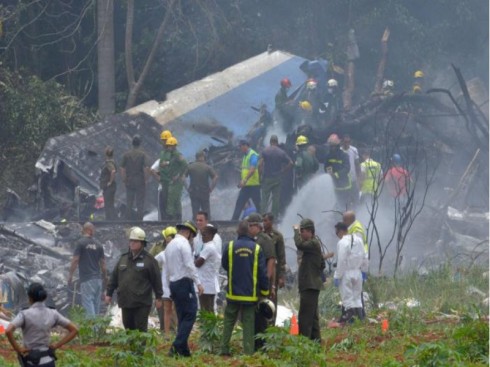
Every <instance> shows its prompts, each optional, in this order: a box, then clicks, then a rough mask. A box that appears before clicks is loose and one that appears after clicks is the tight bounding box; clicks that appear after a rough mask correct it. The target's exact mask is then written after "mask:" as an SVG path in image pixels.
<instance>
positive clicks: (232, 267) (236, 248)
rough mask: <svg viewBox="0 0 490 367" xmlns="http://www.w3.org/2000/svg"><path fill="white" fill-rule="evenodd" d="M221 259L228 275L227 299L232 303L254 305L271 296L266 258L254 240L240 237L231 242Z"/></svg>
mask: <svg viewBox="0 0 490 367" xmlns="http://www.w3.org/2000/svg"><path fill="white" fill-rule="evenodd" d="M224 254H225V256H223V257H222V259H221V264H222V266H223V268H224V269H225V270H226V271H227V273H228V287H227V288H228V289H227V292H226V298H227V299H228V300H229V301H232V302H240V303H253V302H257V301H258V300H259V294H260V295H261V296H267V295H268V294H269V280H268V278H267V272H266V263H265V257H264V254H263V253H262V249H261V247H260V246H259V245H258V244H256V243H255V241H254V240H253V239H251V238H250V237H247V236H240V237H239V238H238V240H237V241H230V243H229V244H228V248H227V249H225V251H224Z"/></svg>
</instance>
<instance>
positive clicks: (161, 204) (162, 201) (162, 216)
mask: <svg viewBox="0 0 490 367" xmlns="http://www.w3.org/2000/svg"><path fill="white" fill-rule="evenodd" d="M167 199H168V184H162V189H161V190H159V191H158V210H159V212H158V218H159V220H167V219H168V216H167Z"/></svg>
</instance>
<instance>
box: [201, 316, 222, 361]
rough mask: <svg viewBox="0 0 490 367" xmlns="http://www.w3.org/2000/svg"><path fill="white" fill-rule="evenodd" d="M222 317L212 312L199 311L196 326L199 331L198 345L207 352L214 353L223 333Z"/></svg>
mask: <svg viewBox="0 0 490 367" xmlns="http://www.w3.org/2000/svg"><path fill="white" fill-rule="evenodd" d="M223 325H224V324H223V317H222V316H221V315H216V314H214V312H206V311H199V314H198V316H197V326H198V329H199V332H200V336H199V346H200V347H201V350H202V351H204V352H208V353H216V352H217V351H218V349H219V343H220V341H221V335H222V334H223Z"/></svg>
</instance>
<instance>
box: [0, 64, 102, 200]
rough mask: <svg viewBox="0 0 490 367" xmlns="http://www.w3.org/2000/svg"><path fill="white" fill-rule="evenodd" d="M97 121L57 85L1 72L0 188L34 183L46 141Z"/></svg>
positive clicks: (35, 78)
mask: <svg viewBox="0 0 490 367" xmlns="http://www.w3.org/2000/svg"><path fill="white" fill-rule="evenodd" d="M94 119H95V116H94V114H92V113H91V112H90V111H89V110H88V109H87V108H85V107H84V106H83V105H81V103H80V102H79V101H78V99H77V98H76V97H73V96H70V95H68V94H67V93H66V92H65V90H64V88H63V86H62V85H60V84H58V83H56V82H55V81H53V80H52V81H48V82H44V81H42V80H41V79H39V78H38V77H36V76H30V75H22V74H20V73H18V72H12V71H9V70H8V69H6V68H1V69H0V121H1V123H0V172H1V173H0V184H1V186H2V187H5V186H12V185H13V182H15V184H16V188H15V189H16V190H17V191H19V193H22V191H23V189H25V188H27V187H28V186H30V185H31V184H32V182H33V176H34V163H35V160H36V159H37V157H38V156H39V153H40V152H41V150H42V148H43V146H44V144H45V143H46V141H47V140H48V139H49V138H51V137H53V136H57V135H60V134H63V133H67V132H70V131H73V130H75V129H78V128H81V127H84V126H88V125H89V124H90V123H92V122H93V121H94Z"/></svg>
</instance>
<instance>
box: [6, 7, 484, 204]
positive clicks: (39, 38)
mask: <svg viewBox="0 0 490 367" xmlns="http://www.w3.org/2000/svg"><path fill="white" fill-rule="evenodd" d="M98 4H103V5H104V4H108V5H107V6H109V5H110V6H113V7H114V15H113V17H114V54H115V56H114V62H113V63H112V65H109V66H110V67H111V68H113V73H114V78H115V95H114V99H115V111H116V112H117V111H122V110H124V108H125V106H126V105H127V102H128V96H129V91H130V89H129V85H130V84H131V83H129V82H128V70H129V68H128V66H127V59H126V57H127V54H126V55H125V48H126V42H127V35H126V29H127V27H128V19H130V18H129V14H131V15H132V18H131V19H132V24H133V26H132V27H133V28H132V30H133V32H132V42H131V43H130V53H129V54H130V55H132V64H133V66H134V67H133V68H132V69H133V71H134V75H135V77H136V81H137V80H138V77H139V76H140V75H141V73H142V70H143V69H144V65H145V63H146V61H147V58H148V55H149V54H150V53H151V52H150V50H151V49H152V46H153V43H154V42H155V39H156V30H157V29H159V27H160V26H161V25H162V23H163V22H165V21H166V23H165V27H162V29H163V37H162V38H161V42H159V43H157V44H156V45H155V53H154V58H153V61H152V62H151V63H149V72H148V75H150V76H151V77H146V78H145V79H144V80H143V81H142V87H141V88H140V89H139V90H138V92H137V94H136V96H135V100H134V103H136V104H138V103H141V102H143V101H146V100H148V99H157V100H162V99H164V98H165V95H166V93H167V92H168V91H170V90H173V89H175V88H177V87H180V86H182V85H184V84H186V83H189V82H191V81H193V80H196V79H199V78H201V77H203V76H205V75H207V74H210V73H212V72H215V71H218V70H221V69H223V68H225V67H227V66H230V65H232V64H234V63H236V62H239V61H241V60H244V59H246V58H248V57H251V56H253V55H256V54H257V53H260V52H263V51H265V50H266V48H267V47H268V45H269V44H270V45H272V47H273V48H278V49H283V50H286V51H290V52H292V53H296V54H298V55H301V56H304V57H308V58H315V57H323V58H327V59H329V60H330V61H332V62H333V63H334V64H335V65H338V66H340V67H342V66H344V63H345V59H346V56H345V40H346V34H347V31H348V30H349V29H354V30H355V31H356V34H357V39H358V44H359V48H360V59H359V60H357V62H356V90H355V92H354V102H356V101H357V102H359V101H361V100H362V99H363V98H365V97H366V96H367V95H369V93H370V92H371V91H372V89H373V85H374V79H375V72H376V66H377V63H378V61H379V57H380V37H381V35H382V33H383V30H384V29H385V28H386V27H389V28H390V30H391V36H390V40H389V45H388V48H389V53H388V63H387V66H386V70H385V76H386V77H388V78H392V79H394V80H395V83H396V86H397V90H399V91H402V90H407V89H408V88H409V86H410V84H411V76H412V74H413V71H414V70H416V69H423V70H424V71H425V72H426V75H427V79H428V80H429V81H431V82H434V83H436V84H437V85H438V86H440V84H441V81H442V80H443V79H444V71H445V70H447V68H448V66H449V65H450V63H455V64H456V65H459V66H461V67H462V69H463V72H464V75H465V77H467V78H471V77H475V76H477V77H480V78H481V79H483V81H484V82H486V83H487V84H488V45H489V42H488V6H489V4H488V1H484V0H462V1H458V2H457V3H455V2H454V1H451V0H433V1H430V2H427V1H425V0H415V1H409V2H407V1H404V0H390V1H386V0H377V1H367V0H349V1H345V0H332V1H316V0H305V1H297V0H272V1H261V0H231V1H230V0H212V1H207V0H206V1H202V0H199V1H194V0H193V1H190V0H172V1H162V0H138V1H134V0H125V1H113V0H98V1H97V0H77V1H74V0H71V1H66V0H47V1H37V0H6V1H3V2H2V4H0V65H1V67H0V125H1V126H0V132H1V135H0V139H1V141H0V172H1V173H0V183H1V184H2V187H5V186H12V183H13V182H16V183H17V182H21V183H24V184H25V185H29V184H30V183H32V177H33V169H32V167H33V164H34V161H35V158H36V157H37V156H38V154H39V151H40V149H42V146H43V145H44V143H45V141H46V139H47V138H48V137H51V136H53V135H58V134H61V133H65V132H67V131H71V130H73V129H76V128H78V127H80V126H84V125H86V124H87V123H90V122H93V121H94V120H95V117H94V114H93V113H91V112H89V110H90V111H94V112H95V111H97V109H98V100H97V95H98V90H99V89H98V85H97V83H98V70H99V69H98V68H99V66H98V64H97V56H98V55H97V53H98V42H99V41H100V39H99V38H98V34H97V16H98V8H97V5H98ZM129 4H133V5H134V10H133V12H128V6H129ZM104 6H105V5H104ZM167 13H168V17H166V15H167ZM165 19H166V20H165ZM72 96H73V97H72ZM19 162H22V163H23V164H22V165H19V164H18V163H19ZM12 165H14V166H15V167H14V168H13V169H11V167H12ZM17 188H18V189H20V190H19V191H20V192H22V191H23V190H22V189H23V188H24V187H22V186H21V187H17ZM1 195H3V193H1V194H0V196H1Z"/></svg>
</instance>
